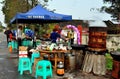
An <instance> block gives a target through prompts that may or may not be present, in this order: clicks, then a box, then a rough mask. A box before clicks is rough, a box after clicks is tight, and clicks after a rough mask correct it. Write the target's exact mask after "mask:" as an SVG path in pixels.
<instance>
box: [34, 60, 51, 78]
mask: <svg viewBox="0 0 120 79" xmlns="http://www.w3.org/2000/svg"><path fill="white" fill-rule="evenodd" d="M38 76H42V77H43V79H46V78H47V76H50V77H52V66H51V62H50V61H48V60H41V61H38V63H37V65H36V74H35V77H36V79H37V77H38Z"/></svg>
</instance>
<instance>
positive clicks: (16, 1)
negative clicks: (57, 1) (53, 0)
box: [1, 0, 48, 24]
mask: <svg viewBox="0 0 120 79" xmlns="http://www.w3.org/2000/svg"><path fill="white" fill-rule="evenodd" d="M47 2H48V0H4V1H3V2H1V3H2V4H3V8H2V11H3V14H4V15H5V23H6V24H9V22H10V19H12V18H13V17H14V16H15V15H16V13H19V12H27V11H28V10H29V9H31V8H33V7H34V6H35V5H36V4H41V5H43V6H46V5H47Z"/></svg>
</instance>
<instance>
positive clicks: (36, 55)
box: [31, 52, 40, 64]
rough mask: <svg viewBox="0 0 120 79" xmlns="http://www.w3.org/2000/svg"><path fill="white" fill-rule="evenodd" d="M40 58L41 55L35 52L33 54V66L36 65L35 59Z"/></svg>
mask: <svg viewBox="0 0 120 79" xmlns="http://www.w3.org/2000/svg"><path fill="white" fill-rule="evenodd" d="M39 57H40V53H39V52H33V53H32V57H31V64H33V63H34V59H35V58H39Z"/></svg>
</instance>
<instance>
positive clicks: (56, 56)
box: [39, 50, 69, 71]
mask: <svg viewBox="0 0 120 79" xmlns="http://www.w3.org/2000/svg"><path fill="white" fill-rule="evenodd" d="M39 52H40V54H42V53H45V54H47V55H48V59H49V60H50V61H54V65H53V68H54V70H55V71H56V69H57V62H59V61H62V62H63V63H64V55H65V53H68V52H69V51H63V50H58V51H57V50H53V51H47V50H39ZM51 54H53V55H54V57H53V58H51V57H50V55H51ZM59 54H60V55H61V57H59Z"/></svg>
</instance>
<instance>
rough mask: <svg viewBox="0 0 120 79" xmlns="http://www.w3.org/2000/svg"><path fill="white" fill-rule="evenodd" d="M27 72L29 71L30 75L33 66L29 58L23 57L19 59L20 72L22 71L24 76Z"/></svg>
mask: <svg viewBox="0 0 120 79" xmlns="http://www.w3.org/2000/svg"><path fill="white" fill-rule="evenodd" d="M26 70H29V71H30V73H32V66H31V63H30V59H29V58H27V57H21V58H19V63H18V71H20V75H22V74H23V71H26Z"/></svg>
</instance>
